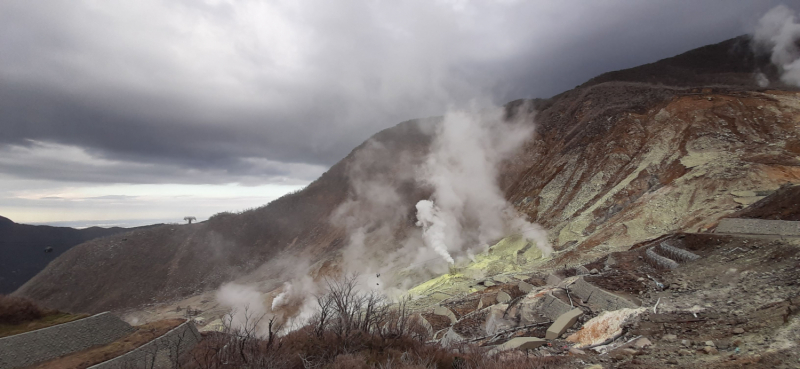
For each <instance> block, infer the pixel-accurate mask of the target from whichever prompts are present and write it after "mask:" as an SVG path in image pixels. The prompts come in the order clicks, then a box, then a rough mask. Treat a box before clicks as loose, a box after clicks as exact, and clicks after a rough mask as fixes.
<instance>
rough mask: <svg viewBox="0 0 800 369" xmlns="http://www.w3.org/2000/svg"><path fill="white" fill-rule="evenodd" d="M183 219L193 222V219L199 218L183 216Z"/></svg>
mask: <svg viewBox="0 0 800 369" xmlns="http://www.w3.org/2000/svg"><path fill="white" fill-rule="evenodd" d="M183 220H185V221H187V222H189V224H192V221H193V220H197V218H195V217H183Z"/></svg>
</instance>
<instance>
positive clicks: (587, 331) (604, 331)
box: [567, 308, 645, 348]
mask: <svg viewBox="0 0 800 369" xmlns="http://www.w3.org/2000/svg"><path fill="white" fill-rule="evenodd" d="M644 312H645V308H639V309H620V310H615V311H604V312H602V313H601V314H600V315H598V316H596V317H594V318H592V319H590V320H589V321H588V322H586V323H583V327H582V328H581V330H579V331H578V332H575V334H572V335H570V336H569V337H567V341H570V342H574V343H576V344H577V345H576V346H575V347H577V348H582V347H588V346H593V345H599V344H601V343H603V342H606V341H608V340H610V339H613V338H614V337H617V336H619V335H621V334H622V326H623V325H624V324H625V323H626V322H628V321H631V320H632V319H635V318H636V317H638V316H639V315H640V314H642V313H644Z"/></svg>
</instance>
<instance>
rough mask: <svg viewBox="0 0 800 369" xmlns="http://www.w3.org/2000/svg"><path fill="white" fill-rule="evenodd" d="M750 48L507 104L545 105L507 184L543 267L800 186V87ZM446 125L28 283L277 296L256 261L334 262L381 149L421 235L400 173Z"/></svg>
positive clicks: (94, 299)
mask: <svg viewBox="0 0 800 369" xmlns="http://www.w3.org/2000/svg"><path fill="white" fill-rule="evenodd" d="M750 50H751V48H750V46H749V41H748V39H747V38H744V37H742V38H737V39H732V40H728V41H725V42H722V43H720V44H717V45H710V46H706V47H703V48H700V49H697V50H693V51H690V52H687V53H685V54H682V55H679V56H676V57H673V58H669V59H665V60H662V61H659V62H656V63H652V64H648V65H645V66H641V67H637V68H632V69H628V70H623V71H617V72H612V73H607V74H604V75H601V76H599V77H597V78H594V79H592V80H590V81H589V82H587V83H586V84H584V85H581V86H578V87H577V88H575V89H573V90H570V91H567V92H564V93H562V94H560V95H557V96H554V97H553V98H550V99H547V100H535V101H532V104H524V102H523V101H515V102H512V103H509V104H508V105H507V106H506V111H507V113H508V115H509V116H513V115H516V114H518V113H520V112H519V111H518V110H519V109H520V108H521V107H529V106H532V107H533V108H535V109H536V110H537V111H538V114H537V115H536V118H535V122H536V125H537V130H536V133H535V137H534V138H533V139H532V140H530V141H529V142H528V143H527V144H526V145H525V147H524V149H523V150H522V151H521V152H520V153H519V154H518V155H516V156H515V157H513V158H512V159H511V160H508V161H507V162H505V163H504V164H503V165H502V168H501V171H500V178H499V182H500V185H501V188H502V189H503V190H504V193H505V196H506V198H507V199H509V200H510V201H511V202H512V203H513V204H514V205H515V207H516V208H517V209H518V210H519V211H521V212H522V213H524V214H526V215H527V216H528V217H529V219H531V220H533V221H535V222H538V223H540V224H542V225H543V226H544V227H545V229H546V230H547V231H548V233H549V237H550V238H551V241H552V243H553V244H554V246H555V248H556V250H557V253H556V254H555V255H554V257H553V258H552V259H550V260H542V261H541V262H539V264H537V265H535V266H536V267H537V268H542V269H547V268H552V267H554V266H556V265H558V266H563V265H564V264H569V265H577V264H579V263H585V262H588V261H591V260H594V259H596V258H597V257H600V256H602V255H605V254H607V253H609V252H613V251H619V250H623V249H627V248H628V247H630V246H631V245H633V244H637V243H639V242H642V241H645V240H648V239H653V238H657V237H659V236H661V235H663V234H665V233H670V232H675V231H698V230H703V229H707V228H710V227H713V226H714V223H715V222H716V221H717V219H719V218H720V217H723V216H726V215H728V214H730V213H732V212H734V211H736V210H737V209H739V208H741V207H742V206H743V205H744V204H749V203H751V202H753V201H756V200H758V199H759V198H760V197H759V196H761V195H763V194H765V193H767V192H769V191H773V190H775V189H777V188H778V187H780V186H781V185H783V184H785V183H786V182H798V180H799V178H798V176H800V167H799V166H798V164H800V162H798V159H797V158H798V155H800V138H798V136H797V134H798V128H797V127H796V126H795V122H796V121H797V120H798V117H800V103H799V100H798V93H797V92H796V91H795V90H793V89H790V88H788V87H787V86H784V85H781V84H780V83H773V84H772V85H770V86H767V87H765V88H762V87H758V86H757V85H756V83H755V76H754V72H755V71H756V70H760V71H762V72H764V73H766V75H767V76H768V77H770V80H776V78H775V73H776V71H775V70H774V68H771V67H770V66H769V64H768V62H767V59H765V58H760V57H757V56H755V55H754V54H753V53H752V52H751V51H750ZM436 122H437V120H436V119H430V120H426V121H424V122H420V121H411V122H405V123H401V124H400V125H398V126H396V127H393V128H390V129H387V130H385V131H383V132H380V133H378V134H377V135H375V136H374V137H373V138H372V139H371V140H370V141H368V142H367V143H365V144H363V145H361V146H360V147H358V148H356V149H355V150H353V152H352V153H351V154H350V155H348V157H346V158H345V159H343V160H342V161H341V162H339V163H338V164H336V165H334V166H333V167H332V168H331V169H330V170H329V171H328V172H327V173H325V174H324V175H323V176H322V177H320V178H319V179H318V180H317V181H315V182H314V183H312V184H311V185H309V186H308V187H307V188H306V189H304V190H302V191H300V192H298V193H294V194H291V195H287V196H285V197H283V198H281V199H279V200H276V201H274V202H272V203H270V204H268V205H267V206H264V207H261V208H258V209H255V210H252V211H248V212H244V213H241V214H220V215H218V216H215V217H213V218H212V219H210V220H209V221H208V222H204V223H200V224H193V225H182V226H164V227H160V228H155V229H151V230H145V231H140V232H136V233H135V234H133V235H131V236H128V237H126V238H127V239H126V240H123V239H122V237H110V238H106V239H103V240H97V241H93V242H89V243H86V244H83V245H80V246H78V247H75V248H73V249H72V250H70V251H69V252H67V253H65V254H64V255H62V256H61V257H59V258H58V259H57V260H56V261H54V262H53V263H51V264H50V265H49V266H48V267H47V268H46V269H45V270H44V271H43V272H41V273H40V274H38V275H37V276H36V277H34V278H33V279H32V280H31V281H29V282H28V283H26V284H25V285H24V286H23V287H21V288H20V289H19V290H18V291H17V292H16V293H17V294H19V295H23V296H28V297H31V298H34V299H36V300H39V301H41V302H42V303H43V304H45V305H48V306H52V307H57V308H60V309H64V310H82V311H100V310H106V309H122V308H130V307H135V306H139V305H141V304H145V303H150V302H154V301H165V300H168V299H172V298H175V297H179V296H191V295H195V294H198V293H200V292H202V291H208V290H211V289H214V288H216V287H218V286H219V285H220V283H222V282H224V281H227V280H231V279H234V278H237V277H241V276H243V275H247V274H248V273H254V272H256V271H258V274H257V276H258V277H257V278H255V279H254V280H260V281H262V282H263V283H264V284H265V287H264V289H265V290H269V288H270V286H271V287H276V286H277V285H278V283H279V282H280V280H281V275H282V274H281V273H283V272H284V271H285V268H287V267H288V266H284V267H283V268H284V269H282V268H281V267H280V266H274V267H273V268H270V269H269V270H263V269H262V270H259V269H258V268H259V266H261V265H263V264H264V263H265V262H268V261H270V260H271V259H273V258H275V257H276V256H278V255H285V254H293V255H302V256H304V257H306V258H307V259H309V260H310V261H311V263H312V264H314V263H316V264H315V265H314V268H315V269H314V270H315V271H322V272H325V270H326V269H325V268H326V265H327V264H325V263H324V262H325V261H326V260H328V259H331V258H336V257H338V256H339V251H340V249H341V247H342V246H343V245H344V243H345V242H346V241H347V238H346V237H347V233H346V231H345V229H344V228H343V227H342V226H341V225H337V224H333V223H331V222H330V219H331V214H332V213H333V212H334V211H335V210H336V209H337V208H338V207H339V205H340V204H342V203H343V202H345V201H347V200H348V199H352V198H353V196H354V188H353V183H352V181H351V180H352V178H351V174H352V171H353V170H354V167H356V166H357V165H356V161H357V159H358V158H359V156H360V155H364V153H365V152H367V150H368V148H369V147H370V145H375V144H379V145H380V146H381V147H382V148H383V149H384V150H383V151H382V152H383V153H385V155H387V157H390V158H404V160H386V161H380V162H377V161H373V162H372V164H373V165H372V166H371V167H369V168H366V170H365V172H367V173H368V174H369V175H370V176H373V177H374V176H384V177H386V178H389V179H390V182H391V183H392V186H393V187H394V188H397V189H399V194H400V196H401V197H402V199H403V203H404V204H407V206H406V207H404V208H403V209H402V211H405V212H406V214H407V216H406V217H404V218H403V219H401V220H400V221H398V222H397V224H394V225H392V227H391V229H392V232H395V233H397V234H403V233H407V232H412V231H413V229H414V220H415V219H414V209H413V205H414V204H415V203H416V202H417V201H418V200H420V199H425V198H427V196H428V195H429V194H430V190H428V189H426V188H425V187H424V186H421V185H419V184H418V183H416V182H415V181H413V179H409V178H408V177H405V176H401V175H399V174H398V173H402V172H403V171H404V168H405V166H408V165H409V163H411V164H414V163H418V162H420V161H421V160H422V159H423V158H424V154H425V153H426V151H427V149H428V145H429V144H430V140H431V137H430V134H429V133H428V132H430V131H431V130H430V126H431V125H435V124H436ZM530 123H531V124H532V122H530ZM362 169H363V168H362ZM390 246H391V245H390ZM395 247H397V245H395Z"/></svg>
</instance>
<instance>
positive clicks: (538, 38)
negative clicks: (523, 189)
mask: <svg viewBox="0 0 800 369" xmlns="http://www.w3.org/2000/svg"><path fill="white" fill-rule="evenodd" d="M799 2H800V1H795V2H776V1H765V0H749V1H748V0H739V1H729V0H708V1H698V0H691V1H688V0H687V1H681V0H669V1H666V0H665V1H641V0H608V1H591V2H590V1H515V0H496V1H489V0H485V1H468V0H440V1H433V0H420V1H396V0H390V1H380V0H364V1H359V0H355V1H319V0H317V1H303V0H287V1H223V0H207V1H197V0H183V1H177V0H171V1H166V0H165V1H154V0H135V1H132V0H129V1H114V0H94V1H87V0H68V1H66V0H65V1H51V0H42V1H30V0H19V1H17V0H4V1H2V2H0V215H3V216H6V217H9V218H11V219H12V220H15V221H18V222H27V223H53V222H57V221H73V222H74V221H100V220H126V219H127V220H137V221H138V222H146V221H149V220H152V219H174V220H175V221H180V219H181V218H182V217H183V216H184V215H195V216H197V217H198V218H199V219H204V218H207V217H208V216H210V215H211V214H213V213H216V212H218V211H223V210H242V209H245V208H249V207H256V206H260V205H263V204H264V203H267V202H268V201H270V200H271V199H274V198H276V197H278V196H280V195H281V194H284V193H286V192H288V191H293V190H297V189H299V188H302V186H304V185H306V184H307V183H309V182H310V181H312V180H313V179H315V178H316V177H317V176H319V175H320V174H321V173H322V172H324V171H325V170H326V169H327V168H328V167H329V166H330V165H332V164H334V163H335V162H337V161H338V160H340V159H341V158H342V157H344V156H345V155H347V153H348V152H349V151H350V150H351V149H353V148H354V147H355V146H357V145H358V144H360V143H361V142H362V141H363V140H364V139H366V138H368V137H369V136H371V135H372V134H374V133H376V132H377V131H379V130H381V129H384V128H387V127H390V126H392V125H394V124H397V123H399V122H401V121H403V120H407V119H411V118H417V117H426V116H432V115H441V114H443V113H444V112H445V111H446V110H447V109H448V107H454V106H455V107H457V106H459V105H463V104H467V103H469V102H470V101H481V102H491V103H495V104H502V103H505V102H507V101H510V100H513V99H517V98H530V97H549V96H552V95H554V94H556V93H559V92H561V91H564V90H567V89H570V88H572V87H574V86H575V85H578V84H580V83H582V82H584V81H586V80H587V79H589V78H591V77H593V76H595V75H597V74H600V73H603V72H606V71H611V70H617V69H621V68H627V67H632V66H636V65H640V64H643V63H648V62H653V61H656V60H658V59H662V58H665V57H669V56H673V55H675V54H678V53H681V52H684V51H687V50H690V49H692V48H695V47H699V46H702V45H706V44H710V43H716V42H720V41H723V40H725V39H728V38H731V37H735V36H738V35H741V34H744V33H748V32H750V31H751V30H752V29H753V27H754V25H755V23H756V22H757V21H758V19H759V17H760V16H761V15H763V14H764V13H765V12H766V11H767V10H769V9H770V8H771V7H773V6H775V5H777V4H779V3H784V4H787V5H789V6H790V7H793V8H795V9H799V8H800V6H798V3H799ZM85 223H86V224H90V223H92V222H85Z"/></svg>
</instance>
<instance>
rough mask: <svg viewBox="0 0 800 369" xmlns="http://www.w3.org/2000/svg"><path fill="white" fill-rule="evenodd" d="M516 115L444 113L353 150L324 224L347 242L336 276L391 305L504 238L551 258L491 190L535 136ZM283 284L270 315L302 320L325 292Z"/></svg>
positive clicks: (301, 283)
mask: <svg viewBox="0 0 800 369" xmlns="http://www.w3.org/2000/svg"><path fill="white" fill-rule="evenodd" d="M517 111H519V112H522V113H520V114H517V115H516V116H515V118H514V119H510V120H509V119H507V118H506V110H505V109H504V108H499V107H498V108H492V109H488V110H480V111H479V110H477V109H466V110H456V111H451V112H448V113H447V114H446V115H445V116H444V117H443V118H442V119H441V120H437V121H421V122H417V123H414V124H417V126H411V125H410V124H411V123H409V124H407V126H406V128H408V127H413V129H409V130H408V131H407V132H405V133H398V135H400V136H402V135H407V136H402V137H393V138H391V139H389V140H377V139H371V140H370V141H368V142H367V143H365V145H364V146H362V147H361V148H359V150H358V151H356V152H355V154H354V156H353V157H351V158H348V159H347V160H348V161H347V165H348V180H349V194H348V198H347V199H346V200H345V201H344V202H343V203H342V204H341V205H340V206H339V207H338V208H337V209H336V210H335V211H334V212H333V214H332V216H331V223H332V224H333V225H334V226H336V227H339V228H341V229H344V230H345V231H346V232H347V235H348V238H347V244H346V245H345V247H344V248H343V249H342V251H341V260H340V262H341V263H340V264H339V265H338V266H339V268H338V269H339V272H341V273H342V274H345V275H349V274H351V273H356V274H359V275H360V276H361V280H360V286H361V288H364V289H373V290H374V289H378V290H380V291H381V292H383V293H385V294H387V295H389V296H390V297H392V296H394V297H397V296H399V295H400V294H402V293H404V291H405V290H407V289H408V288H410V287H412V286H413V285H415V284H416V283H419V282H421V281H423V280H425V279H428V278H430V277H433V276H435V275H437V274H441V273H443V272H445V271H447V269H448V266H449V265H450V264H454V263H459V262H461V261H467V260H468V259H471V258H472V255H475V254H477V253H479V252H482V251H485V250H486V249H487V248H488V247H489V246H490V245H491V244H493V243H494V242H497V241H499V240H500V239H502V238H503V237H506V236H509V235H512V234H518V235H522V236H524V237H525V238H526V239H528V240H529V241H532V242H533V243H534V244H535V245H536V246H537V247H538V248H539V249H540V250H541V251H542V253H543V254H545V255H547V254H549V253H550V252H551V251H552V249H551V247H550V245H549V244H548V241H547V235H546V233H545V231H544V230H543V229H542V228H541V227H540V226H538V225H536V224H532V223H530V222H529V221H528V220H527V219H526V218H525V216H524V215H522V214H520V213H519V212H518V211H517V210H516V209H515V208H514V207H513V206H512V205H511V204H509V203H508V202H507V201H506V199H505V196H504V193H503V191H502V190H501V189H500V187H499V185H498V176H499V174H500V173H499V168H500V167H501V166H502V163H503V161H505V160H508V159H511V158H512V155H514V154H515V153H517V152H519V150H520V148H521V147H522V145H523V144H524V143H525V142H526V141H527V140H529V139H530V138H531V136H532V134H533V130H534V125H533V116H532V113H526V112H528V111H529V109H528V107H527V106H522V107H521V108H519V109H518V110H517ZM409 132H412V133H409ZM395 133H397V131H395ZM424 140H428V142H422V143H419V141H424ZM415 143H417V144H416V145H415ZM414 204H416V206H413V205H414ZM410 218H415V219H413V221H411V219H410ZM413 224H416V225H417V227H409V226H410V225H413ZM409 271H410V272H409ZM287 273H290V272H287ZM284 277H286V276H284ZM286 279H289V281H288V282H286V283H285V284H284V285H283V286H282V287H281V292H280V293H279V294H278V295H277V296H276V297H275V299H274V300H273V301H272V304H271V309H270V310H271V313H272V314H277V313H276V312H277V311H282V312H293V315H292V316H295V317H297V318H298V320H299V321H302V320H303V317H307V316H310V313H311V312H312V311H313V307H314V303H315V302H314V295H315V294H318V293H320V291H322V290H323V289H324V288H322V286H320V283H319V282H315V281H314V280H313V279H312V278H310V277H309V276H307V275H293V276H292V277H291V278H286ZM233 288H234V286H228V287H223V290H224V292H225V293H223V292H222V290H221V292H220V294H219V296H220V297H226V298H227V299H228V300H236V301H241V302H247V301H250V300H251V298H250V297H249V296H250V295H249V293H245V294H242V293H241V292H248V291H247V290H242V289H241V287H236V288H238V289H239V290H233ZM236 291H239V292H240V293H233V292H236ZM239 295H244V297H239Z"/></svg>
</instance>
